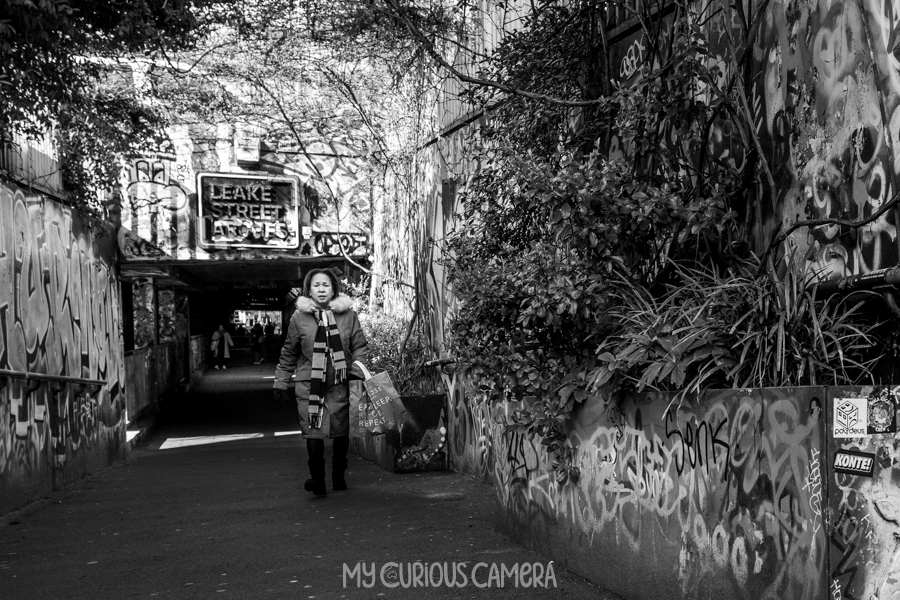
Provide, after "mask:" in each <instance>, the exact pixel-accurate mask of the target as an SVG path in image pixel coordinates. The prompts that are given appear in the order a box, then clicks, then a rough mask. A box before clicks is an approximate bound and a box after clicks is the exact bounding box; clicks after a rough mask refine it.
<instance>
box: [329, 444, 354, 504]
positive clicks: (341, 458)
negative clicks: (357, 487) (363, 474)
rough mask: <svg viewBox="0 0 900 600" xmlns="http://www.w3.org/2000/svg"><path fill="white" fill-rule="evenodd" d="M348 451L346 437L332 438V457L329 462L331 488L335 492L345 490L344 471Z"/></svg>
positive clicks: (348, 445) (348, 446)
mask: <svg viewBox="0 0 900 600" xmlns="http://www.w3.org/2000/svg"><path fill="white" fill-rule="evenodd" d="M349 449H350V438H349V437H347V436H344V437H336V438H334V457H333V458H332V461H331V487H332V489H334V490H335V491H340V490H346V489H347V482H346V481H345V480H344V471H346V470H347V451H348V450H349Z"/></svg>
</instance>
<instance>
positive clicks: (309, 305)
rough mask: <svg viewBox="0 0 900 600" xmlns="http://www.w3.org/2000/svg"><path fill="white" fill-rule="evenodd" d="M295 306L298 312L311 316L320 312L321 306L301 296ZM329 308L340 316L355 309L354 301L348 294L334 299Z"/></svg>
mask: <svg viewBox="0 0 900 600" xmlns="http://www.w3.org/2000/svg"><path fill="white" fill-rule="evenodd" d="M295 306H296V307H297V310H298V311H300V312H305V313H309V314H313V313H314V312H316V311H317V310H319V305H318V304H316V301H315V300H313V299H312V298H309V297H307V296H300V297H299V298H297V302H296V303H295ZM328 308H330V309H331V310H332V311H334V312H336V313H338V314H340V313H344V312H347V311H348V310H350V309H351V308H353V300H351V299H350V296H348V295H347V294H339V295H338V297H337V298H334V299H332V300H331V302H329V303H328Z"/></svg>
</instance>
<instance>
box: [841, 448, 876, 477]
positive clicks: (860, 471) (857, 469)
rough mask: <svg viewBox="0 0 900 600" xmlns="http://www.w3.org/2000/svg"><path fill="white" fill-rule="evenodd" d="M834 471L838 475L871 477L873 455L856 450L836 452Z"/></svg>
mask: <svg viewBox="0 0 900 600" xmlns="http://www.w3.org/2000/svg"><path fill="white" fill-rule="evenodd" d="M834 470H835V471H837V472H838V473H849V474H850V475H862V476H863V477H872V475H873V473H874V472H875V455H874V454H870V453H869V452H857V451H856V450H838V451H837V452H836V453H835V454H834Z"/></svg>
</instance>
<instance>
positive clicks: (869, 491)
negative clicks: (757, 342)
mask: <svg viewBox="0 0 900 600" xmlns="http://www.w3.org/2000/svg"><path fill="white" fill-rule="evenodd" d="M898 392H900V388H898V387H893V386H892V387H891V388H872V387H862V388H832V389H830V390H829V395H830V398H829V399H830V410H829V414H828V416H829V418H830V421H829V432H828V433H829V435H828V440H829V442H828V454H827V460H826V470H827V472H828V480H829V481H828V487H827V489H828V516H829V519H828V522H829V527H828V552H829V572H828V586H829V598H834V599H838V598H847V599H850V600H856V599H869V598H878V599H879V600H889V599H890V600H896V599H897V598H900V435H898V434H897V429H898V422H897V412H898V407H900V404H898ZM847 399H851V400H856V399H862V401H863V403H862V405H861V407H860V408H861V409H862V410H860V411H858V412H853V408H854V407H852V406H848V403H847ZM851 404H855V403H851ZM854 419H858V420H859V421H860V422H858V423H857V425H861V424H862V423H861V421H863V420H864V421H865V425H864V426H863V427H862V428H861V429H863V430H865V432H864V433H865V435H862V436H853V437H838V436H839V435H842V434H844V433H845V432H843V431H842V428H843V426H844V425H845V424H848V423H850V422H852V421H853V420H854ZM861 433H862V431H861ZM842 457H843V458H849V459H851V460H853V459H857V458H859V459H862V460H863V461H865V460H867V459H870V460H871V462H870V463H869V468H868V469H867V470H866V469H856V468H846V467H847V466H849V467H856V465H857V464H859V463H854V462H848V461H845V460H842Z"/></svg>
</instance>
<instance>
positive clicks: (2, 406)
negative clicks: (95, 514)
mask: <svg viewBox="0 0 900 600" xmlns="http://www.w3.org/2000/svg"><path fill="white" fill-rule="evenodd" d="M113 241H114V240H113V239H112V236H110V235H106V236H105V237H103V236H100V235H97V234H96V233H95V232H91V231H88V230H87V229H86V228H85V227H83V225H82V223H81V221H80V220H79V218H78V217H77V215H76V214H75V213H73V212H72V211H71V210H69V209H68V208H65V207H63V206H61V205H60V204H58V203H56V202H54V201H52V200H49V199H47V198H45V197H43V196H39V195H34V194H31V193H26V192H25V191H24V190H22V189H20V188H18V187H17V186H15V185H13V184H10V183H2V182H0V368H2V369H8V370H15V371H29V372H34V373H43V374H51V375H65V376H72V377H82V378H88V379H98V380H104V381H106V382H107V383H106V385H105V386H103V388H102V389H101V390H100V392H99V394H97V395H96V396H92V395H90V394H84V393H79V392H78V390H77V389H76V388H75V387H74V386H63V387H62V388H57V386H56V385H54V386H50V385H48V384H46V383H43V384H41V385H40V386H39V387H37V388H36V389H34V390H33V391H29V390H28V388H29V382H27V381H23V380H18V379H9V380H8V381H7V383H6V386H5V387H3V388H2V389H0V513H3V512H8V511H10V510H13V509H15V508H17V507H19V506H22V505H24V504H26V503H27V502H29V501H31V500H34V499H36V498H38V497H40V496H41V495H43V494H45V493H47V492H49V491H51V490H54V489H58V488H60V487H61V486H63V485H64V484H66V483H68V482H70V481H73V480H76V479H78V478H80V477H82V476H84V475H85V474H87V473H89V472H91V471H93V470H96V469H98V468H100V467H103V466H106V465H108V464H110V463H111V462H112V461H113V460H114V459H116V458H117V457H119V456H121V455H122V454H123V452H124V451H125V405H126V400H125V386H124V378H125V368H124V357H123V353H122V339H121V331H120V324H119V318H120V308H119V288H118V282H117V279H116V273H115V268H114V266H113V257H114V254H113V252H114V247H113Z"/></svg>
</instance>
